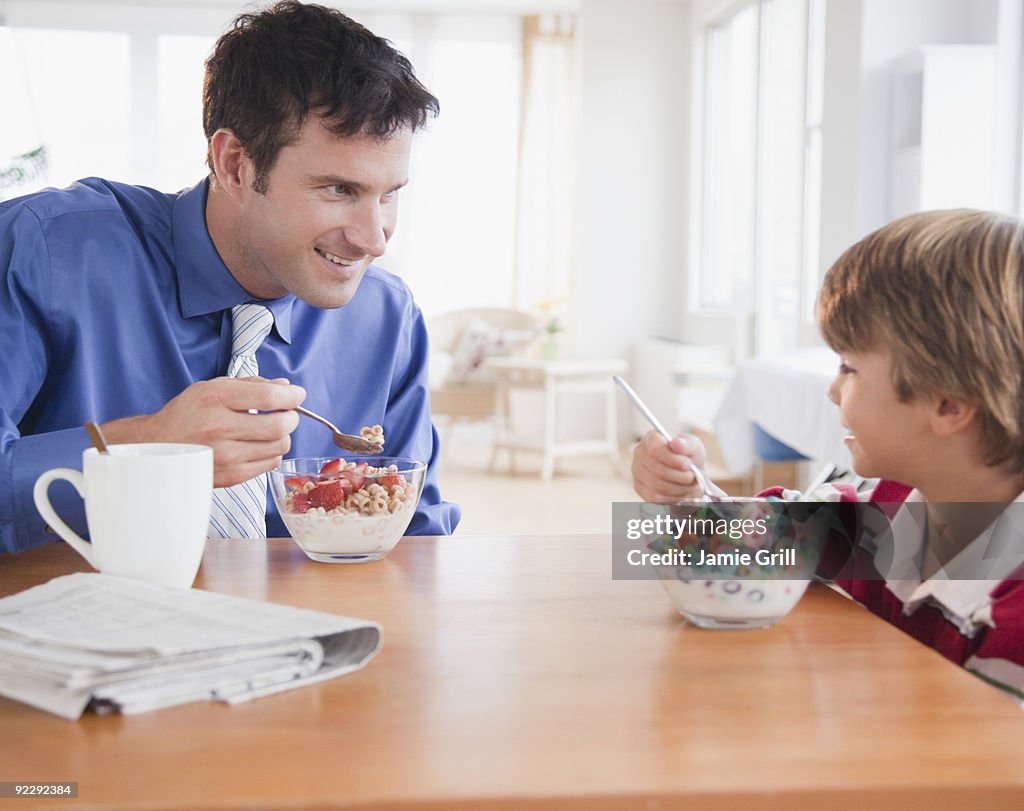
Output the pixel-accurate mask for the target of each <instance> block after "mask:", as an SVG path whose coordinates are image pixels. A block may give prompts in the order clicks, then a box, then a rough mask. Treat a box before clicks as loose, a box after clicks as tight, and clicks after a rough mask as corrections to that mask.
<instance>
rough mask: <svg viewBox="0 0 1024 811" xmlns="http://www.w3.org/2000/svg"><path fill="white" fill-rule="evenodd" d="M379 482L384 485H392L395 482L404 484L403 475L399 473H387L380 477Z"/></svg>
mask: <svg viewBox="0 0 1024 811" xmlns="http://www.w3.org/2000/svg"><path fill="white" fill-rule="evenodd" d="M380 483H381V484H383V485H384V486H385V487H394V486H395V485H396V484H400V485H402V486H403V487H404V486H405V477H403V476H402V474H401V473H389V474H388V475H387V476H381V477H380Z"/></svg>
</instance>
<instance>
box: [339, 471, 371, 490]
mask: <svg viewBox="0 0 1024 811" xmlns="http://www.w3.org/2000/svg"><path fill="white" fill-rule="evenodd" d="M341 475H342V478H343V479H344V481H345V483H346V486H347V487H351V488H352V489H351V490H350V491H349V492H353V491H355V490H358V489H359V488H360V487H362V486H363V482H365V481H366V476H360V475H359V474H358V473H356V472H355V471H354V470H346V471H344V472H343V473H342V474H341Z"/></svg>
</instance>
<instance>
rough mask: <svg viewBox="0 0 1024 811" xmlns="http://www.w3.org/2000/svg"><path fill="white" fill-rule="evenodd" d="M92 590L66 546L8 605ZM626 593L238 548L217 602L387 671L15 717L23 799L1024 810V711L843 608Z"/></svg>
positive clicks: (2, 758) (465, 570)
mask: <svg viewBox="0 0 1024 811" xmlns="http://www.w3.org/2000/svg"><path fill="white" fill-rule="evenodd" d="M84 568H85V567H84V564H82V562H81V561H80V559H79V558H78V557H77V556H76V555H75V554H74V553H73V552H70V551H69V550H68V549H66V548H65V547H64V546H63V545H61V544H53V545H51V546H48V547H44V548H42V549H37V550H33V551H30V552H27V553H24V554H22V555H20V556H16V557H2V558H0V591H2V592H3V593H11V592H15V591H18V590H21V589H23V588H26V587H28V586H31V585H33V584H36V583H40V582H43V581H44V580H47V579H48V578H50V577H53V576H56V575H58V574H63V573H67V572H71V571H77V570H82V569H84ZM610 570H611V552H610V541H609V539H608V538H606V537H603V536H547V537H519V538H515V537H455V538H446V539H433V538H410V539H405V540H404V541H402V543H400V544H399V545H398V547H397V548H396V550H395V551H394V552H393V553H392V554H391V555H390V556H389V557H388V558H387V559H385V560H383V561H380V562H377V563H370V564H362V565H350V566H345V565H329V564H321V563H313V562H311V561H308V560H307V559H306V558H305V557H304V556H303V555H302V553H301V552H300V551H299V550H298V549H297V548H296V547H295V546H293V545H292V543H291V542H290V541H281V540H277V541H269V542H259V541H219V542H212V543H211V544H210V546H209V547H208V549H207V553H206V558H205V560H204V563H203V568H202V571H201V573H200V578H199V581H198V582H197V585H198V586H199V587H201V588H206V589H211V590H214V591H219V592H225V593H230V594H236V595H242V596H246V597H255V598H260V599H267V600H271V601H274V602H281V603H287V604H290V605H297V606H306V607H310V608H316V609H321V610H327V611H337V612H342V613H346V614H352V615H355V616H362V617H366V618H370V619H375V620H379V621H380V622H381V623H383V626H384V644H383V649H382V650H381V652H380V654H379V655H378V656H377V658H376V659H375V660H373V661H372V662H370V664H369V665H368V666H367V667H366V668H365V669H364V670H362V671H360V672H358V673H354V674H350V675H347V676H343V677H341V678H338V679H334V680H331V681H329V682H326V683H324V684H320V685H315V686H310V687H304V688H301V689H297V690H293V691H290V692H286V693H282V694H280V695H276V696H271V697H267V698H263V699H259V700H256V701H253V702H251V703H248V704H242V705H239V706H236V707H226V706H221V705H215V704H208V703H197V704H191V705H187V706H183V707H178V708H172V709H167V710H162V711H158V712H153V713H149V714H146V715H139V716H128V717H120V716H104V717H100V716H92V715H87V716H85V717H84V718H83V719H82V720H81V721H79V722H69V721H65V720H61V719H59V718H56V717H53V716H49V715H47V714H45V713H42V712H40V711H37V710H34V709H32V708H30V707H27V706H23V705H21V704H17V703H14V702H10V701H7V700H4V699H0V729H2V730H3V732H2V734H0V780H26V781H27V780H33V781H46V780H75V781H78V782H79V798H78V799H77V800H68V799H65V800H55V801H52V807H53V808H63V809H71V808H74V809H76V810H77V811H81V809H96V808H103V809H110V808H117V809H120V808H134V809H161V810H164V811H165V810H167V809H180V808H202V809H271V808H303V809H308V808H318V809H319V808H356V809H365V808H384V807H387V808H398V809H414V808H415V809H450V808H455V809H463V808H478V807H483V806H486V807H488V808H490V809H502V811H512V809H521V808H527V809H540V808H556V807H557V808H569V809H579V810H580V811H582V810H583V809H587V810H588V811H589V809H638V811H639V810H640V809H655V808H656V809H659V811H661V810H663V809H674V808H687V809H690V808H710V809H742V808H747V807H757V808H770V809H785V810H786V811H792V809H819V808H825V807H828V808H830V809H863V808H872V809H873V811H879V810H880V809H885V808H900V809H906V808H910V809H919V808H932V807H934V808H943V809H945V808H953V807H961V808H998V807H1005V808H1011V807H1013V808H1020V807H1022V806H1024V766H1022V764H1024V714H1022V712H1021V711H1020V709H1019V708H1017V707H1016V706H1014V704H1013V703H1012V702H1010V701H1009V700H1008V699H1007V698H1006V697H1004V696H1003V695H1002V694H1000V693H999V692H997V691H996V690H995V689H993V688H991V687H989V686H987V685H986V684H984V683H982V682H981V681H980V680H978V679H977V678H975V677H974V676H972V675H970V674H969V673H967V672H965V671H963V670H961V669H959V668H957V667H955V666H954V665H952V664H950V663H949V662H947V661H946V660H944V659H942V658H941V657H940V656H939V655H938V654H936V653H934V652H933V651H931V650H929V649H928V648H925V647H923V646H922V645H920V644H918V643H917V642H915V641H913V640H912V639H910V638H909V637H906V636H904V635H903V634H902V633H901V632H899V631H897V630H896V629H894V628H892V627H891V626H888V625H886V624H885V623H883V622H882V621H880V620H878V619H877V618H875V617H873V616H872V615H870V614H868V613H867V612H865V611H864V610H862V609H861V608H859V607H858V606H856V605H854V604H853V603H850V602H848V601H846V600H845V599H844V598H842V597H840V596H839V595H837V594H836V593H834V592H832V591H830V590H828V589H827V588H824V587H812V588H811V590H810V591H809V592H808V594H807V596H806V597H805V598H804V599H803V601H802V602H801V603H800V604H799V605H798V606H797V608H796V609H795V611H794V612H793V614H791V615H790V616H789V617H787V618H786V619H785V620H784V621H783V622H782V623H781V624H780V625H778V626H776V627H775V628H772V629H768V630H761V631H721V632H719V631H702V630H699V629H697V628H693V627H689V626H687V625H685V624H684V623H683V622H682V621H681V620H680V619H679V617H678V616H676V615H675V614H674V613H673V611H672V609H671V607H670V604H669V602H668V600H667V598H666V597H665V595H664V594H663V593H662V591H661V587H660V586H659V585H658V583H656V582H651V581H613V580H611V579H610ZM0 802H2V801H0ZM7 803H8V804H9V807H11V808H19V809H27V808H32V807H34V806H33V805H32V802H31V801H29V800H9V801H7Z"/></svg>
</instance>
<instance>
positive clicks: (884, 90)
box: [823, 0, 998, 259]
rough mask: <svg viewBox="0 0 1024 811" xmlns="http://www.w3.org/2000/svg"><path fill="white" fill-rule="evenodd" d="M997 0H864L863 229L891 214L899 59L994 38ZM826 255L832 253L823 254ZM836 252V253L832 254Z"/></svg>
mask: <svg viewBox="0 0 1024 811" xmlns="http://www.w3.org/2000/svg"><path fill="white" fill-rule="evenodd" d="M997 7H998V3H997V2H996V0H863V18H862V24H861V54H860V65H861V101H860V110H861V118H860V127H859V137H860V150H859V154H858V159H857V162H856V163H857V165H858V166H859V167H860V182H861V185H860V189H859V195H858V197H859V205H858V211H857V215H858V230H859V232H860V234H865V233H867V232H869V231H872V230H874V229H875V228H878V227H880V226H882V225H884V224H885V223H886V221H887V219H888V217H887V204H886V200H887V184H888V149H889V121H890V96H889V76H890V68H891V65H892V62H893V60H894V59H898V58H899V57H901V56H904V55H905V54H907V53H909V52H911V51H912V50H914V49H915V48H917V47H919V46H921V45H939V44H984V43H994V42H995V30H996V12H997ZM823 258H827V257H823ZM834 258H835V257H834V256H833V257H832V259H834Z"/></svg>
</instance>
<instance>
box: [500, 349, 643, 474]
mask: <svg viewBox="0 0 1024 811" xmlns="http://www.w3.org/2000/svg"><path fill="white" fill-rule="evenodd" d="M487 366H488V368H489V369H491V370H492V371H493V372H494V374H495V377H496V383H497V387H498V394H497V396H498V404H497V408H498V419H497V422H496V426H495V437H494V449H493V453H492V456H491V466H492V467H493V466H494V464H495V462H496V460H497V455H498V451H499V450H501V449H506V450H508V451H509V452H510V453H511V454H513V456H512V460H513V464H514V459H515V456H514V454H515V451H517V450H536V451H540V452H541V454H542V455H543V462H542V464H541V476H542V477H543V478H544V479H550V478H551V475H552V474H553V473H554V470H555V460H556V459H558V458H561V457H565V456H580V455H593V454H606V455H607V456H608V458H609V459H610V460H611V462H612V464H613V465H616V464H617V463H618V454H619V441H618V423H617V421H616V417H615V397H616V389H615V384H614V383H613V382H612V376H613V375H619V374H623V373H625V371H626V368H627V366H626V362H625V361H623V360H539V359H528V358H527V359H524V358H492V359H490V360H488V361H487ZM516 390H539V391H540V392H541V393H542V395H543V402H544V409H543V411H544V413H543V419H544V427H543V430H542V432H541V434H540V439H539V441H527V440H523V439H520V438H517V437H516V436H515V435H514V431H513V414H512V413H511V411H512V408H511V401H512V392H513V391H516ZM580 392H582V393H587V394H593V395H595V398H597V399H598V400H599V402H598V403H597V404H596V406H595V407H600V408H603V409H604V420H603V423H602V429H601V434H600V436H597V437H593V438H586V439H572V440H565V439H562V438H560V437H559V429H558V427H559V426H558V417H559V413H560V410H561V409H562V408H563V407H564V396H565V395H566V394H569V393H580Z"/></svg>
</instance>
